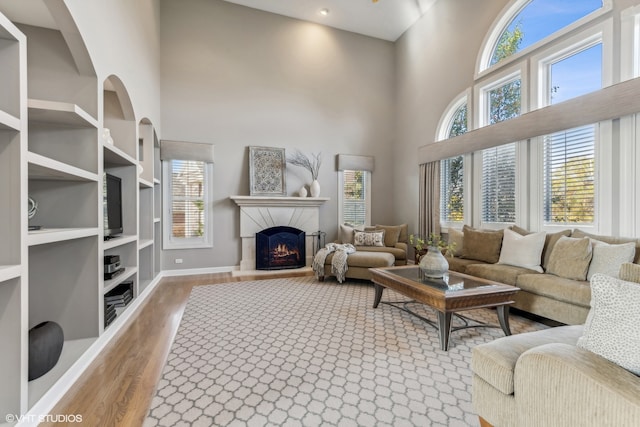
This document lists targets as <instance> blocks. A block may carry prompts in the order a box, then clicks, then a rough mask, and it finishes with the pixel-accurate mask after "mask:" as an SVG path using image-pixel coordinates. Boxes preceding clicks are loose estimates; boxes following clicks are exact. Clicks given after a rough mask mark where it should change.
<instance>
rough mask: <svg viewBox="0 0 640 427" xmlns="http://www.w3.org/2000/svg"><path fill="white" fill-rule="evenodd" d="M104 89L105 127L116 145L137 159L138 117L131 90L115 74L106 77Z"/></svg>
mask: <svg viewBox="0 0 640 427" xmlns="http://www.w3.org/2000/svg"><path fill="white" fill-rule="evenodd" d="M103 89H104V96H103V103H104V127H105V128H107V129H109V132H110V133H111V138H112V139H113V145H114V146H115V147H117V148H118V149H120V150H122V151H123V152H124V153H126V154H127V155H129V156H131V158H132V159H137V146H138V144H137V138H136V133H137V129H136V119H135V114H134V112H133V105H132V103H131V98H130V97H129V92H128V91H127V89H126V87H125V86H124V83H122V80H120V78H119V77H117V76H115V75H113V74H112V75H110V76H109V77H107V78H106V79H105V81H104V84H103Z"/></svg>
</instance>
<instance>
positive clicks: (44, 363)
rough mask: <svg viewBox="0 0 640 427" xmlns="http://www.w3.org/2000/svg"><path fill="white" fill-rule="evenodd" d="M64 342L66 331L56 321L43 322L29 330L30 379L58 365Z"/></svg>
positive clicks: (38, 376)
mask: <svg viewBox="0 0 640 427" xmlns="http://www.w3.org/2000/svg"><path fill="white" fill-rule="evenodd" d="M63 344H64V333H63V332H62V328H61V327H60V325H58V324H57V323H56V322H42V323H40V324H38V325H36V326H34V327H33V328H31V329H30V330H29V381H31V380H35V379H36V378H40V377H41V376H43V375H44V374H46V373H47V372H49V371H50V370H51V369H52V368H53V367H54V366H56V363H58V360H59V359H60V354H61V353H62V346H63Z"/></svg>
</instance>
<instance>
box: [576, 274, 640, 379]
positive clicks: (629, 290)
mask: <svg viewBox="0 0 640 427" xmlns="http://www.w3.org/2000/svg"><path fill="white" fill-rule="evenodd" d="M639 306H640V285H639V284H637V283H633V282H627V281H624V280H620V279H616V278H614V277H610V276H606V275H604V274H594V275H593V277H592V278H591V309H590V310H589V314H588V315H587V321H586V322H585V324H584V331H583V333H582V336H581V337H580V338H578V343H577V346H578V347H581V348H584V349H585V350H589V351H591V352H593V353H595V354H597V355H599V356H602V357H604V358H605V359H608V360H610V361H611V362H613V363H616V364H618V365H620V366H622V367H623V368H625V369H627V370H629V371H631V372H632V373H634V374H635V375H640V334H638V325H639V324H640V310H638V307H639Z"/></svg>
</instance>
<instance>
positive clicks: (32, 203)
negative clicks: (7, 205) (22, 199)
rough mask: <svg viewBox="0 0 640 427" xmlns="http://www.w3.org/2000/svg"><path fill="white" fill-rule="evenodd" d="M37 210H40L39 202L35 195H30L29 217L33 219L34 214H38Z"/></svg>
mask: <svg viewBox="0 0 640 427" xmlns="http://www.w3.org/2000/svg"><path fill="white" fill-rule="evenodd" d="M37 212H38V202H36V201H35V200H34V199H33V197H31V196H29V198H28V205H27V215H28V217H29V219H31V218H33V217H34V216H36V213H37Z"/></svg>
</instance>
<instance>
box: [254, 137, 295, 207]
mask: <svg viewBox="0 0 640 427" xmlns="http://www.w3.org/2000/svg"><path fill="white" fill-rule="evenodd" d="M286 168H287V159H286V156H285V152H284V148H276V147H256V146H251V147H249V194H250V195H251V196H286V195H287V188H286Z"/></svg>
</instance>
